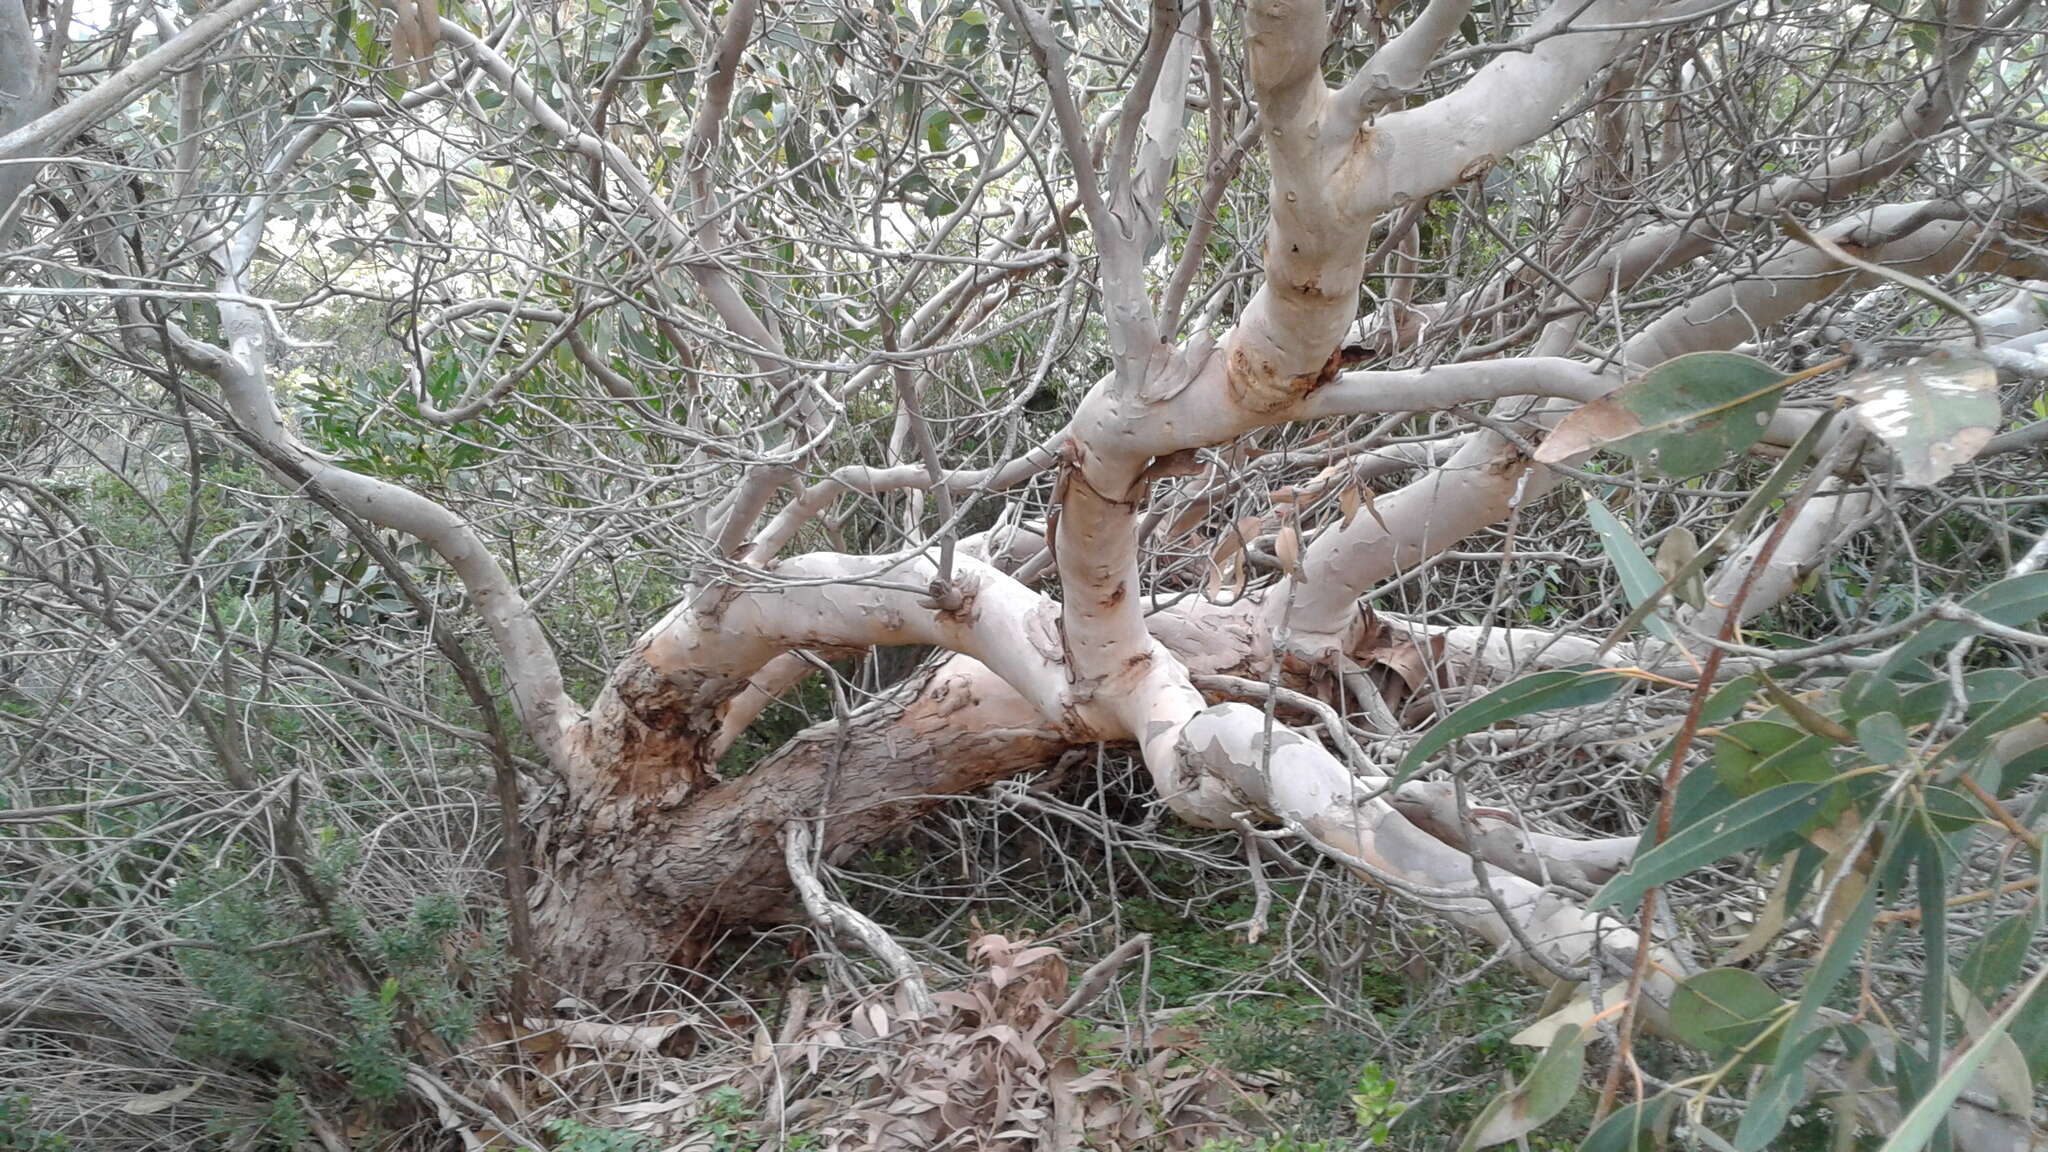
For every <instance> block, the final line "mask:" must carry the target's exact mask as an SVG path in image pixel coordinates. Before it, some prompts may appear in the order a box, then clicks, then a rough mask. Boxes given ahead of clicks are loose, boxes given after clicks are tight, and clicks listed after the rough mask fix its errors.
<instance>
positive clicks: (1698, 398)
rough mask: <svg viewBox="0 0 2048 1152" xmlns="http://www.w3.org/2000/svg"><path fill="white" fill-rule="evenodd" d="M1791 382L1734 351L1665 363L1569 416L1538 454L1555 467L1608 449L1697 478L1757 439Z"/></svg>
mask: <svg viewBox="0 0 2048 1152" xmlns="http://www.w3.org/2000/svg"><path fill="white" fill-rule="evenodd" d="M1788 380H1789V377H1787V376H1786V375H1785V374H1784V373H1783V372H1780V371H1778V370H1777V369H1776V368H1773V367H1771V366H1770V365H1769V364H1766V363H1764V362H1763V361H1761V360H1758V359H1757V358H1755V357H1753V356H1744V355H1742V354H1740V353H1737V352H1694V353H1691V354H1689V355H1685V356H1679V357H1676V358H1674V359H1671V360H1666V361H1665V362H1663V363H1662V364H1659V365H1657V366H1656V367H1654V368H1652V369H1650V370H1649V371H1648V372H1645V373H1643V374H1642V375H1641V376H1640V377H1637V378H1636V379H1635V380H1632V381H1630V382H1629V383H1627V384H1624V385H1622V386H1621V387H1620V388H1617V389H1615V390H1614V391H1613V392H1610V393H1609V394H1607V395H1606V396H1603V397H1601V398H1600V399H1599V400H1596V401H1594V402H1593V403H1591V404H1588V405H1586V406H1585V407H1583V408H1580V409H1579V410H1578V411H1576V412H1574V413H1572V414H1571V415H1569V416H1567V417H1565V418H1564V420H1563V421H1562V422H1560V423H1559V424H1558V426H1557V430H1556V431H1555V432H1553V433H1551V435H1550V438H1549V439H1547V440H1545V441H1544V442H1543V446H1542V448H1540V449H1538V450H1537V453H1536V459H1537V460H1538V461H1539V462H1541V463H1545V464H1558V463H1562V462H1564V461H1566V460H1570V459H1573V458H1575V457H1579V456H1583V455H1585V454H1586V453H1588V452H1591V451H1593V450H1594V449H1596V448H1611V449H1613V450H1615V451H1618V452H1622V453H1626V454H1627V455H1628V456H1630V457H1631V458H1633V459H1635V460H1636V461H1638V462H1639V463H1643V464H1647V465H1649V466H1651V467H1653V468H1655V469H1657V470H1658V471H1661V472H1663V473H1665V474H1666V475H1669V476H1676V477H1686V476H1697V475H1699V474H1700V473H1702V472H1709V471H1712V470H1713V469H1715V468H1718V467H1720V466H1721V465H1722V464H1723V463H1725V462H1726V461H1727V459H1728V457H1729V456H1730V455H1732V454H1734V453H1737V452H1746V451H1748V450H1749V446H1750V445H1751V444H1754V443H1756V440H1757V437H1759V436H1761V435H1763V431H1764V428H1765V427H1766V426H1767V425H1769V424H1770V422H1771V414H1772V413H1774V412H1776V411H1777V410H1778V400H1779V397H1780V394H1781V393H1782V392H1783V391H1784V388H1785V385H1786V383H1787V382H1788Z"/></svg>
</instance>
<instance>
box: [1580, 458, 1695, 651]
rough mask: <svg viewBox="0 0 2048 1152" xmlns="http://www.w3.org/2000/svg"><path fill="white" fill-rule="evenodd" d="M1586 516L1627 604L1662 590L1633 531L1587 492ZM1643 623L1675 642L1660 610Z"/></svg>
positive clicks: (1636, 604)
mask: <svg viewBox="0 0 2048 1152" xmlns="http://www.w3.org/2000/svg"><path fill="white" fill-rule="evenodd" d="M1586 518H1587V519H1588V520H1590V521H1591V522H1592V524H1593V531H1594V533H1595V534H1597V535H1598V536H1599V537H1600V548H1601V550H1602V551H1604V552H1606V553H1607V559H1608V560H1609V561H1611V562H1612V563H1613V564H1614V571H1615V574H1616V575H1617V576H1619V577H1621V590H1622V593H1623V594H1624V595H1626V596H1627V597H1628V602H1629V606H1630V607H1632V608H1634V607H1640V606H1641V605H1642V604H1644V603H1645V602H1646V601H1648V600H1649V599H1650V598H1652V597H1654V596H1656V595H1657V594H1658V593H1659V592H1661V591H1662V590H1663V588H1664V577H1662V576H1660V575H1658V573H1657V565H1656V564H1655V563H1654V562H1653V561H1652V560H1651V559H1650V557H1649V556H1648V555H1647V554H1645V553H1644V552H1643V549H1642V546H1641V545H1639V544H1637V543H1636V538H1635V534H1634V533H1633V532H1630V531H1629V527H1628V525H1627V524H1624V523H1622V521H1621V518H1620V517H1618V516H1616V515H1615V514H1614V513H1613V512H1611V511H1609V510H1608V508H1607V505H1605V504H1603V503H1601V502H1600V498H1599V497H1597V496H1595V495H1593V494H1592V493H1590V492H1588V493H1587V494H1586ZM1643 625H1644V627H1646V628H1648V629H1649V630H1650V634H1651V635H1653V636H1655V637H1657V639H1659V640H1663V641H1665V642H1667V643H1671V644H1676V643H1678V634H1677V633H1676V632H1673V631H1672V629H1671V622H1670V621H1669V620H1667V619H1665V618H1664V616H1663V614H1662V613H1661V612H1660V611H1658V610H1656V609H1652V610H1651V612H1650V614H1649V616H1648V617H1646V618H1645V619H1644V621H1643Z"/></svg>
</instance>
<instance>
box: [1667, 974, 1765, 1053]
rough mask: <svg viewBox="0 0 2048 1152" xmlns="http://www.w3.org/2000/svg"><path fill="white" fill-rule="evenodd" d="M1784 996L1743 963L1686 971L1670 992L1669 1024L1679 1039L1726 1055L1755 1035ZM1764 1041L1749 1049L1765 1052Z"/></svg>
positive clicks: (1762, 1027) (1760, 1030)
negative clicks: (1691, 973)
mask: <svg viewBox="0 0 2048 1152" xmlns="http://www.w3.org/2000/svg"><path fill="white" fill-rule="evenodd" d="M1784 1006H1785V1002H1784V1000H1783V999H1781V998H1780V997H1779V996H1778V994H1777V993H1776V992H1773V991H1771V986H1770V985H1768V984H1766V983H1764V982H1763V978H1762V977H1760V976H1758V975H1757V974H1756V973H1754V972H1751V971H1749V970H1747V969H1744V968H1711V969H1708V970H1707V971H1705V972H1701V973H1699V974H1698V975H1696V976H1693V977H1690V978H1689V979H1687V980H1686V981H1685V983H1683V984H1680V985H1679V986H1678V989H1677V991H1675V992H1673V993H1672V994H1671V1030H1672V1031H1673V1032H1674V1033H1676V1034H1677V1035H1678V1038H1679V1039H1680V1040H1683V1041H1685V1042H1686V1043H1687V1044H1690V1045H1692V1046H1693V1047H1695V1048H1699V1049H1701V1050H1703V1051H1706V1052H1708V1053H1711V1054H1712V1055H1715V1056H1727V1055H1729V1054H1731V1053H1733V1052H1734V1051H1735V1050H1736V1049H1738V1048H1741V1047H1742V1046H1743V1045H1745V1044H1748V1043H1749V1042H1751V1041H1752V1040H1754V1039H1755V1038H1756V1036H1757V1034H1758V1033H1760V1032H1762V1031H1763V1029H1764V1026H1765V1025H1766V1024H1768V1023H1769V1022H1770V1019H1771V1017H1773V1016H1775V1015H1776V1014H1777V1013H1778V1011H1779V1010H1780V1009H1782V1008H1783V1007H1784ZM1774 1051H1775V1048H1774V1046H1773V1045H1771V1044H1769V1043H1766V1044H1764V1045H1761V1046H1759V1047H1758V1049H1757V1050H1756V1051H1755V1052H1753V1053H1752V1054H1751V1056H1752V1058H1768V1057H1769V1056H1770V1055H1771V1054H1773V1052H1774Z"/></svg>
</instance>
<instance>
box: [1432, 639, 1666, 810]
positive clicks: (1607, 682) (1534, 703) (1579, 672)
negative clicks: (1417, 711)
mask: <svg viewBox="0 0 2048 1152" xmlns="http://www.w3.org/2000/svg"><path fill="white" fill-rule="evenodd" d="M1624 679H1626V678H1625V677H1624V676H1623V675H1622V674H1620V673H1619V672H1616V671H1615V670H1613V669H1610V668H1594V667H1590V666H1581V667H1576V668H1559V669H1555V670H1552V671H1548V672H1538V673H1535V674H1534V675H1530V676H1524V677H1522V678H1521V679H1519V680H1514V681H1510V682H1509V683H1507V684H1503V685H1502V686H1500V687H1499V688H1496V689H1494V690H1493V691H1491V692H1488V693H1487V694H1486V695H1484V696H1481V697H1480V698H1479V699H1477V700H1474V701H1472V702H1471V703H1470V704H1467V705H1465V706H1464V707H1462V708H1460V709H1458V710H1457V711H1455V712H1453V713H1451V714H1450V715H1449V716H1446V717H1444V718H1443V720H1442V721H1440V722H1438V724H1437V725H1436V726H1435V727H1434V728H1431V729H1430V730H1429V731H1427V732H1425V733H1423V734H1422V739H1420V740H1418V741H1416V742H1415V747H1413V748H1410V749H1409V750H1408V754H1407V755H1406V756H1403V757H1401V765H1400V768H1399V769H1398V770H1397V771H1396V773H1395V782H1396V783H1399V782H1400V781H1402V780H1405V779H1407V778H1408V777H1409V776H1411V775H1413V774H1414V772H1415V770H1416V769H1418V768H1420V767H1422V765H1423V764H1424V762H1426V761H1427V760H1428V759H1429V758H1430V757H1431V756H1434V755H1436V754H1437V753H1438V752H1440V751H1442V750H1443V749H1444V748H1446V747H1448V746H1449V745H1450V744H1451V742H1452V741H1454V740H1457V739H1458V738H1459V737H1461V736H1469V735H1471V734H1472V733H1474V732H1478V731H1480V730H1481V729H1484V728H1490V727H1492V726H1493V725H1495V724H1498V723H1500V722H1501V721H1503V720H1512V719H1514V718H1515V717H1517V716H1526V715H1528V714H1529V713H1531V712H1543V711H1547V710H1549V709H1552V708H1578V707H1582V706H1584V705H1587V704H1594V703H1598V702H1599V701H1602V700H1605V699H1607V698H1608V697H1609V696H1612V695H1614V694H1615V692H1616V691H1618V690H1620V688H1621V685H1622V682H1623V680H1624Z"/></svg>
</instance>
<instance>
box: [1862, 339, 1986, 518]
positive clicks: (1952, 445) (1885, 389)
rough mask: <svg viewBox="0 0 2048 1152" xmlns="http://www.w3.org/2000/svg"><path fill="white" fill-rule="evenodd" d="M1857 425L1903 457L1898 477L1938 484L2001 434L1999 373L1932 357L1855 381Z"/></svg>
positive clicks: (1909, 481) (1921, 485)
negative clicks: (1999, 423) (1993, 435)
mask: <svg viewBox="0 0 2048 1152" xmlns="http://www.w3.org/2000/svg"><path fill="white" fill-rule="evenodd" d="M1842 394H1843V395H1845V396H1847V397H1849V398H1850V399H1852V400H1855V401H1856V408H1855V411H1854V412H1852V413H1851V415H1852V416H1854V417H1855V419H1856V422H1857V423H1858V424H1861V425H1863V427H1865V428H1867V429H1869V430H1870V432H1871V434H1872V435H1874V436H1876V437H1877V438H1878V439H1880V440H1882V441H1884V443H1885V446H1886V447H1888V448H1890V449H1891V450H1892V455H1893V456H1895V457H1896V458H1897V459H1898V462H1899V482H1900V483H1902V484H1906V485H1908V486H1911V487H1914V488H1932V487H1933V486H1934V485H1936V484H1939V483H1941V482H1942V481H1943V480H1946V479H1947V478H1948V476H1949V474H1950V473H1951V472H1954V471H1955V470H1956V466H1957V465H1960V464H1963V463H1965V462H1966V461H1968V460H1969V459H1970V458H1972V457H1974V456H1975V455H1977V453H1979V452H1981V451H1983V449H1984V445H1985V444H1987V443H1989V442H1990V440H1991V436H1992V433H1994V432H1996V431H1998V421H1999V412H1998V371H1997V369H1995V368H1993V367H1992V366H1991V365H1989V364H1987V363H1985V362H1983V361H1981V360H1971V359H1961V358H1958V359H1952V360H1926V361H1922V362H1920V363H1917V364H1906V365H1902V366H1900V367H1897V368H1892V369H1888V370H1886V371H1883V372H1872V373H1867V374H1865V375H1862V376H1858V377H1857V378H1856V379H1854V380H1851V381H1850V382H1849V383H1848V384H1846V385H1844V386H1843V388H1842Z"/></svg>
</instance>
